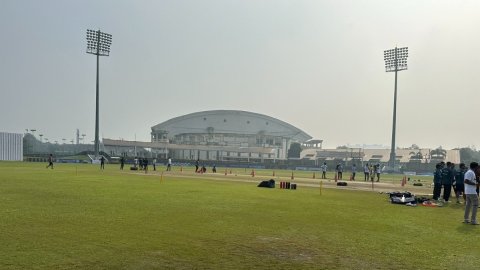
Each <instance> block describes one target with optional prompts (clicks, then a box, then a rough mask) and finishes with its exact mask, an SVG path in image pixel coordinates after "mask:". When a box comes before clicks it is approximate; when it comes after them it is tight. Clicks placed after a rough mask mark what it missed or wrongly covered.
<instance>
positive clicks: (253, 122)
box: [103, 110, 322, 162]
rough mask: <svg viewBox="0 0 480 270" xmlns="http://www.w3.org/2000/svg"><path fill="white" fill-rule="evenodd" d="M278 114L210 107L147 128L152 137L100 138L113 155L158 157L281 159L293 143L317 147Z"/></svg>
mask: <svg viewBox="0 0 480 270" xmlns="http://www.w3.org/2000/svg"><path fill="white" fill-rule="evenodd" d="M311 138H312V137H311V136H310V135H308V134H307V133H305V132H304V131H302V130H300V129H299V128H297V127H294V126H292V125H291V124H288V123H286V122H283V121H281V120H279V119H276V118H273V117H270V116H267V115H263V114H258V113H253V112H246V111H236V110H214V111H203V112H196V113H191V114H187V115H183V116H179V117H175V118H172V119H170V120H167V121H165V122H163V123H160V124H158V125H155V126H153V127H152V128H151V142H133V141H120V140H110V139H103V144H104V145H105V147H106V148H108V150H109V151H110V152H111V153H110V154H113V155H124V156H125V155H131V153H132V147H141V148H149V149H151V152H152V153H153V154H154V155H155V156H157V157H166V156H170V157H172V158H174V159H183V160H196V159H201V160H221V161H232V160H233V161H249V162H250V161H259V162H263V161H265V160H285V159H287V154H288V150H289V148H290V144H291V143H292V142H298V143H301V144H308V145H311V146H313V147H321V142H322V141H319V140H315V141H309V140H310V139H311Z"/></svg>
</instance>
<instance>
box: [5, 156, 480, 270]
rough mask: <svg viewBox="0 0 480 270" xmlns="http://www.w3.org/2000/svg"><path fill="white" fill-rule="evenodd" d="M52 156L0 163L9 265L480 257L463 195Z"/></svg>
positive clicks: (368, 265) (374, 264)
mask: <svg viewBox="0 0 480 270" xmlns="http://www.w3.org/2000/svg"><path fill="white" fill-rule="evenodd" d="M45 165H46V164H43V163H10V162H0V211H1V212H2V213H1V214H0V243H1V244H0V269H477V268H478V260H477V258H478V250H479V248H480V243H479V241H478V236H479V234H480V228H479V227H480V226H472V225H465V224H462V223H461V221H462V219H463V205H456V204H450V205H448V206H446V207H441V208H429V207H423V206H418V207H407V206H401V205H392V204H390V203H389V202H388V200H387V196H386V195H385V194H380V193H379V192H371V191H362V190H351V189H342V188H336V187H334V186H333V185H329V184H328V181H325V188H323V190H322V193H321V194H320V190H319V188H318V183H319V180H318V179H310V178H312V175H311V172H302V173H300V172H295V174H296V177H297V178H298V177H301V176H304V177H305V179H303V180H302V179H298V180H297V178H296V179H295V181H298V182H299V183H303V184H304V185H300V187H299V189H297V190H280V189H264V188H257V187H256V183H257V182H259V181H260V180H261V179H268V178H271V177H270V176H271V171H270V172H268V171H263V172H262V171H259V172H258V174H260V175H262V174H263V175H265V177H261V176H259V175H258V174H257V176H256V177H255V178H253V179H252V177H249V176H245V175H241V172H240V171H241V170H243V169H239V170H237V171H236V172H232V175H230V174H229V175H227V176H225V175H224V173H223V172H224V169H219V173H218V174H216V175H211V174H205V175H198V174H193V173H191V172H190V171H191V168H183V169H184V171H183V172H179V168H175V170H174V171H173V172H169V173H164V175H163V177H161V175H160V172H158V171H157V172H149V173H148V174H144V173H135V172H132V171H127V170H125V171H119V170H118V167H117V166H116V165H107V166H106V169H105V170H104V171H100V170H99V168H98V166H97V165H89V164H85V165H72V164H56V167H55V169H54V170H50V169H45ZM232 170H234V169H232ZM234 171H235V170H234ZM243 173H245V171H244V172H243ZM247 173H249V172H247ZM235 174H237V176H235ZM290 174H291V171H278V172H276V175H280V177H284V178H285V180H287V179H288V176H289V175H290ZM302 174H304V175H302ZM266 176H269V177H268V178H267V177H266ZM359 176H360V175H359ZM396 178H398V181H400V179H401V177H400V176H396ZM396 178H394V177H392V178H391V179H390V180H386V181H392V183H391V184H392V187H391V188H393V187H397V186H398V188H397V189H401V188H400V186H399V185H398V183H399V182H395V181H397V180H395V179H396ZM424 181H431V180H428V178H425V179H424ZM308 183H311V187H309V186H308V185H307V184H308ZM315 184H317V186H315ZM361 184H362V183H360V185H361ZM410 188H411V187H408V189H410ZM424 190H426V188H425V189H424ZM424 190H422V191H424Z"/></svg>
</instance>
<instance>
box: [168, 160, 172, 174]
mask: <svg viewBox="0 0 480 270" xmlns="http://www.w3.org/2000/svg"><path fill="white" fill-rule="evenodd" d="M171 170H172V158H171V157H168V161H167V171H171Z"/></svg>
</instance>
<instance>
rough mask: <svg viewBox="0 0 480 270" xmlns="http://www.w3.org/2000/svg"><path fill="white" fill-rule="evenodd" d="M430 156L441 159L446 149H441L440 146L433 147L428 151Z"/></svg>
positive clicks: (443, 157) (444, 156)
mask: <svg viewBox="0 0 480 270" xmlns="http://www.w3.org/2000/svg"><path fill="white" fill-rule="evenodd" d="M430 156H431V157H432V159H441V160H444V159H445V158H446V157H447V150H445V149H442V147H441V146H440V147H438V148H437V149H433V150H432V151H430Z"/></svg>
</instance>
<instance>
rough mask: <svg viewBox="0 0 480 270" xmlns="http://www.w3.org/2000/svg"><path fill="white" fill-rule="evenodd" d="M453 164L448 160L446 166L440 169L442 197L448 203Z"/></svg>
mask: <svg viewBox="0 0 480 270" xmlns="http://www.w3.org/2000/svg"><path fill="white" fill-rule="evenodd" d="M453 166H455V165H454V164H453V163H451V162H450V161H449V162H447V166H446V167H445V168H443V169H442V186H443V199H444V200H445V202H447V203H448V200H449V199H450V194H451V193H452V184H453V180H454V177H455V176H454V175H453Z"/></svg>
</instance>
